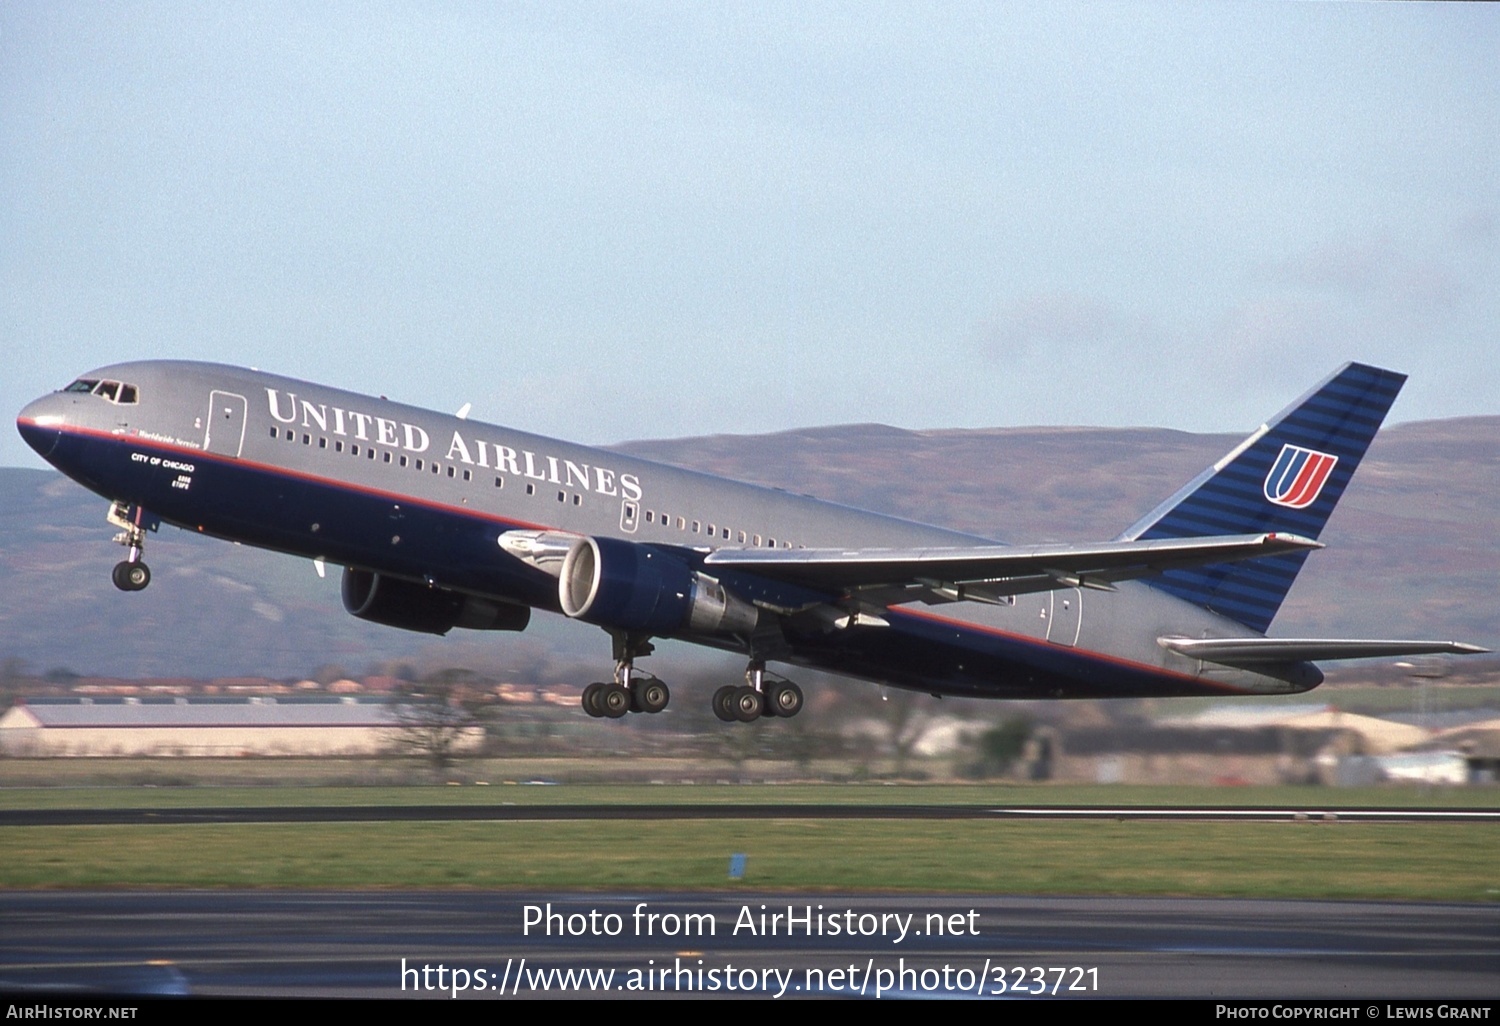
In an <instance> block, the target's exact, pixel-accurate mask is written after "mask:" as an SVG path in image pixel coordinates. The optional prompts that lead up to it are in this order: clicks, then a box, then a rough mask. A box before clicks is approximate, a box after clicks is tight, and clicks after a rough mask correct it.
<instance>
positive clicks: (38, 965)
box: [0, 891, 1500, 1001]
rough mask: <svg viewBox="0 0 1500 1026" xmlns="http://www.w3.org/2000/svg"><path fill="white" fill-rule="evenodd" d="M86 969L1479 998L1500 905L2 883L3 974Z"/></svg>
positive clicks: (525, 981) (346, 977) (1498, 964)
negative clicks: (51, 888)
mask: <svg viewBox="0 0 1500 1026" xmlns="http://www.w3.org/2000/svg"><path fill="white" fill-rule="evenodd" d="M652 916H655V917H656V918H655V919H652V918H651V917H652ZM777 917H779V918H777ZM403 960H404V961H403ZM460 971H461V972H460ZM585 971H586V972H585ZM568 972H575V973H578V975H574V976H571V977H569V976H565V975H564V974H565V973H568ZM502 980H503V985H502ZM632 981H633V982H634V989H632ZM460 983H462V984H463V986H462V987H461V988H460V987H459V984H460ZM481 984H482V985H483V986H482V987H481ZM79 988H81V989H83V990H85V991H87V990H96V991H109V992H121V993H152V992H157V993H160V992H170V993H192V994H198V995H220V996H229V995H237V996H303V997H356V998H400V997H407V998H429V999H435V1000H444V1001H446V1000H452V999H453V996H454V995H456V996H458V997H460V998H472V999H490V1000H513V999H516V998H521V999H525V998H535V997H544V996H550V997H602V996H606V995H607V996H609V997H612V998H629V997H635V996H647V997H656V998H661V997H679V996H680V997H700V996H720V997H723V996H730V997H738V996H748V997H761V998H776V997H778V996H780V997H782V998H796V997H808V996H864V997H875V996H877V993H878V994H879V996H881V997H934V996H985V997H1018V996H1025V997H1032V998H1043V997H1045V998H1049V999H1053V998H1065V997H1075V998H1084V997H1116V998H1120V997H1182V998H1213V999H1215V1000H1224V999H1233V998H1244V999H1278V1000H1287V999H1294V998H1325V999H1326V998H1339V999H1346V1000H1350V999H1369V1000H1375V999H1399V998H1412V999H1416V998H1426V999H1441V1000H1448V1001H1454V1000H1461V999H1467V1000H1471V1001H1472V1000H1492V999H1496V998H1500V907H1496V906H1478V905H1436V904H1398V903H1384V902H1308V901H1255V900H1201V899H1171V898H1166V899H1151V898H1072V897H1069V898H1046V897H1043V898H1035V897H1014V898H1012V897H1003V896H993V895H948V894H944V895H926V896H910V895H903V896H900V897H898V898H882V897H871V896H868V895H836V894H811V895H808V894H777V893H763V892H755V893H728V894H725V893H713V894H659V893H652V894H623V893H597V894H586V893H508V892H507V893H496V892H443V893H409V892H404V893H393V892H298V893H288V892H235V891H228V892H179V891H150V892H129V893H96V892H83V893H79V892H13V893H7V894H0V991H4V992H6V993H7V994H9V995H12V996H24V995H26V994H36V993H43V992H54V993H55V992H57V991H61V990H63V989H67V990H69V991H73V990H75V989H79Z"/></svg>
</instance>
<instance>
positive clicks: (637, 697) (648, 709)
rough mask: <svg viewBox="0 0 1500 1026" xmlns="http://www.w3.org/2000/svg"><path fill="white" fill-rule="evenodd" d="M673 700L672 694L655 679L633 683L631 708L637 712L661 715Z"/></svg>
mask: <svg viewBox="0 0 1500 1026" xmlns="http://www.w3.org/2000/svg"><path fill="white" fill-rule="evenodd" d="M671 700H672V692H671V691H669V690H668V689H667V686H666V685H665V684H663V683H662V682H661V681H659V680H656V679H655V678H651V679H647V680H637V681H632V682H631V685H630V708H631V709H632V710H634V711H635V712H643V713H659V712H661V711H662V710H663V709H665V708H666V707H667V703H668V702H670V701H671Z"/></svg>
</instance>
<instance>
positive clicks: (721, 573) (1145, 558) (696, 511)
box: [17, 361, 1484, 722]
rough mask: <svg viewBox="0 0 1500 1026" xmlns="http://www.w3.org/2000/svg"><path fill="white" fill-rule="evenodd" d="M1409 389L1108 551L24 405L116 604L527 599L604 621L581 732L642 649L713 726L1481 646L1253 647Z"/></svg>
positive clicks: (102, 406)
mask: <svg viewBox="0 0 1500 1026" xmlns="http://www.w3.org/2000/svg"><path fill="white" fill-rule="evenodd" d="M1404 380H1405V378H1404V376H1403V375H1400V374H1396V373H1394V372H1391V371H1387V370H1381V369H1379V368H1376V367H1369V366H1364V365H1361V364H1354V363H1351V364H1347V365H1346V366H1344V367H1343V368H1341V369H1340V370H1338V371H1336V372H1335V373H1334V374H1332V375H1330V376H1329V377H1328V378H1327V379H1326V380H1324V381H1322V382H1321V383H1319V384H1318V385H1316V386H1315V387H1314V388H1313V389H1312V390H1311V391H1309V392H1308V393H1307V394H1306V395H1305V396H1303V397H1302V398H1301V399H1299V400H1297V401H1296V402H1295V403H1293V404H1292V405H1291V406H1289V407H1287V409H1286V410H1284V411H1283V412H1282V413H1280V414H1279V415H1277V416H1276V417H1274V418H1272V419H1271V420H1270V421H1268V422H1267V423H1266V424H1264V425H1262V426H1261V427H1260V428H1259V429H1257V430H1256V431H1255V432H1254V433H1253V434H1251V435H1250V437H1249V438H1247V439H1246V440H1245V441H1244V442H1242V443H1241V444H1240V445H1238V446H1236V447H1235V448H1234V449H1233V451H1231V452H1230V453H1228V454H1227V455H1226V456H1224V458H1223V459H1221V460H1219V461H1218V462H1217V463H1215V464H1214V465H1213V466H1211V467H1209V468H1208V469H1206V470H1204V471H1203V473H1201V474H1199V475H1198V476H1197V477H1196V478H1194V479H1193V480H1192V481H1190V482H1188V483H1187V485H1185V486H1184V487H1183V488H1182V489H1181V490H1180V491H1179V492H1177V494H1175V495H1173V496H1172V497H1171V498H1169V499H1167V500H1166V501H1165V502H1164V503H1162V504H1161V505H1160V506H1159V507H1157V508H1156V509H1155V510H1153V511H1151V512H1150V513H1148V514H1147V515H1146V516H1144V517H1142V518H1141V519H1140V520H1139V521H1138V522H1137V523H1136V524H1134V525H1133V526H1132V527H1130V528H1128V529H1127V530H1125V531H1124V532H1122V533H1121V534H1120V535H1119V536H1118V537H1117V538H1115V539H1114V540H1112V541H1107V542H1101V543H1098V544H1092V545H1056V544H1054V545H1030V546H1008V545H1002V544H1000V543H998V542H996V541H993V540H991V539H988V538H979V537H974V536H971V535H967V534H962V533H959V532H956V531H950V530H945V529H943V528H940V527H930V526H926V525H922V524H917V523H912V522H910V521H906V520H900V519H896V518H894V517H889V516H882V515H879V514H875V513H868V512H862V511H860V510H855V509H850V508H848V507H845V506H839V505H835V504H833V503H829V502H822V501H819V500H817V499H813V498H809V497H805V496H799V495H792V494H789V493H787V492H783V491H780V490H776V489H768V488H760V487H755V486H752V485H748V484H743V483H740V482H736V481H730V480H725V479H723V478H718V477H712V476H709V475H706V474H701V473H695V472H692V471H688V470H683V469H680V468H676V467H671V466H666V465H663V464H659V463H652V462H648V461H646V460H640V459H634V458H631V457H628V456H623V455H620V454H618V453H615V452H610V451H607V450H601V449H593V448H588V447H585V446H580V445H571V444H569V443H566V442H561V441H557V440H554V439H550V438H542V437H538V436H536V435H530V434H525V433H523V432H520V431H516V430H514V429H511V428H503V427H498V426H495V425H491V424H483V423H479V422H477V421H472V420H468V419H466V418H465V417H463V416H462V415H460V416H446V415H443V414H439V413H433V412H430V411H427V410H422V409H417V408H414V407H410V406H403V405H401V404H400V403H395V402H391V401H389V400H386V399H383V398H372V397H370V396H364V395H356V394H352V393H349V392H344V391H339V390H337V389H333V388H326V387H323V386H321V385H314V384H309V383H307V382H304V381H295V380H292V379H289V378H284V377H277V376H275V375H272V374H265V373H261V372H259V371H254V370H245V369H240V368H236V367H226V366H219V365H216V364H207V363H186V362H175V361H148V362H140V363H124V364H118V365H115V366H110V367H102V368H100V369H98V370H95V371H91V372H89V373H87V374H85V375H83V376H82V377H80V378H78V379H77V380H75V381H74V382H73V383H72V384H70V385H68V386H67V387H66V388H64V389H62V390H61V391H59V392H55V393H53V394H51V395H48V396H45V397H43V398H41V399H38V400H36V401H35V402H33V403H32V404H31V405H29V406H27V407H26V409H24V410H23V411H22V412H21V414H20V416H19V418H18V421H17V423H18V426H19V428H20V431H21V434H22V435H23V436H24V437H25V439H26V441H27V443H29V444H30V445H31V447H32V448H33V449H35V450H36V451H37V452H38V453H40V454H41V455H42V456H43V458H45V459H46V460H47V461H48V462H50V463H51V464H52V465H53V466H55V467H57V468H58V469H59V470H61V471H62V472H63V473H64V474H67V475H68V476H69V477H71V478H73V479H74V480H76V481H78V482H80V483H81V484H83V485H84V486H85V487H87V488H89V489H91V490H93V491H95V492H97V493H98V494H100V495H101V496H103V497H104V498H106V499H108V500H109V501H110V503H111V505H110V510H109V519H110V521H111V522H113V523H114V524H116V525H117V526H118V527H119V528H120V529H121V530H120V534H119V535H118V537H117V538H116V540H117V541H119V542H120V543H121V544H123V545H124V546H125V547H126V549H127V553H128V554H127V556H126V558H125V560H124V561H123V562H121V563H119V564H118V565H117V566H116V567H115V570H114V582H115V584H116V585H117V586H118V587H119V588H120V589H121V590H123V591H127V592H128V591H137V590H139V589H141V588H144V587H146V585H147V584H149V583H150V580H151V574H150V571H149V570H148V568H147V566H146V564H145V562H143V560H142V554H143V551H144V548H145V543H146V536H147V534H148V533H150V532H152V531H154V530H156V529H157V527H158V526H159V525H160V524H161V523H163V522H165V523H168V524H172V525H174V526H176V527H180V528H182V529H184V530H189V531H197V532H202V533H204V534H208V535H213V536H215V537H219V538H224V539H229V540H232V541H237V542H244V543H246V544H249V545H256V546H260V547H262V548H267V549H274V550H276V551H279V552H287V553H292V554H295V555H299V556H304V557H307V558H309V559H314V560H317V561H318V563H319V566H320V568H321V566H322V565H323V564H324V563H334V564H339V565H342V566H343V567H344V572H343V601H344V606H345V608H347V609H348V611H349V612H350V613H352V614H354V615H355V616H358V617H361V618H363V619H366V620H372V621H374V622H376V623H380V624H385V625H388V626H391V627H399V628H404V629H406V630H413V631H425V632H429V633H433V634H444V633H447V632H448V631H450V630H452V629H453V628H456V627H459V628H469V629H475V630H499V631H519V630H523V629H524V628H525V627H526V625H527V623H528V622H529V620H530V617H531V611H532V610H533V609H542V610H546V611H548V612H552V613H562V614H563V615H565V616H568V617H572V618H573V619H576V620H582V621H584V622H585V623H590V624H594V625H596V626H599V627H602V628H603V629H604V630H605V631H606V632H608V634H609V636H610V638H611V639H612V640H613V655H614V662H615V668H614V674H613V677H612V679H610V680H609V681H605V682H600V683H596V684H590V685H589V686H588V687H587V688H585V689H584V692H583V708H584V709H585V710H586V711H587V712H588V713H589V714H590V715H593V716H608V717H619V716H624V715H625V714H626V713H629V712H645V713H654V712H660V711H661V710H662V709H664V708H665V707H666V705H667V702H668V700H669V697H670V693H669V691H668V688H667V686H666V685H665V684H664V683H663V682H662V681H661V680H659V679H658V678H656V677H655V676H653V675H651V674H649V673H646V672H645V671H643V670H641V669H639V668H637V666H636V661H637V660H638V659H641V658H642V657H644V656H646V655H648V654H650V653H651V651H652V644H651V642H652V639H654V638H676V639H681V640H683V641H689V642H693V643H696V644H702V645H710V646H713V647H715V648H720V649H725V650H728V651H733V652H738V653H740V654H742V655H743V656H744V657H745V658H746V659H747V661H748V663H747V667H746V670H745V679H744V681H743V683H739V682H736V683H733V684H726V685H725V686H724V687H721V688H719V689H718V690H717V691H716V692H715V693H714V696H713V709H714V712H715V713H716V714H717V715H718V716H719V718H720V719H722V720H725V721H735V720H738V721H742V722H747V721H750V720H754V719H756V718H758V717H761V716H776V717H785V716H794V715H796V714H797V712H798V711H799V710H800V709H801V707H802V692H801V690H800V689H799V688H798V687H797V685H796V684H794V683H792V682H791V681H789V680H786V679H785V678H784V677H782V676H780V675H779V674H776V673H773V672H771V671H769V670H767V668H766V667H767V664H768V663H781V664H790V665H794V666H803V667H816V668H818V669H821V670H827V671H830V672H833V673H837V674H843V675H847V676H851V677H858V678H863V679H865V680H870V681H877V682H880V683H882V684H889V685H893V686H896V687H901V688H910V689H913V690H919V691H926V692H930V693H932V694H936V695H943V694H948V695H962V696H967V697H981V698H1035V697H1054V698H1079V697H1088V698H1114V697H1135V696H1143V695H1199V694H1290V693H1295V692H1300V691H1306V690H1308V689H1310V688H1313V687H1316V686H1317V685H1318V684H1319V683H1320V682H1321V681H1322V679H1323V677H1322V673H1321V672H1320V671H1319V670H1318V668H1317V667H1316V666H1315V665H1313V661H1314V660H1326V659H1345V658H1360V657H1367V656H1389V655H1411V654H1419V653H1429V652H1453V653H1465V652H1480V651H1484V650H1483V649H1480V648H1477V647H1476V646H1473V645H1466V644H1461V643H1458V642H1449V641H1378V640H1343V639H1325V638H1269V637H1266V636H1265V632H1266V630H1267V629H1268V628H1269V626H1270V624H1271V620H1272V618H1273V617H1275V615H1276V611H1277V609H1278V608H1280V606H1281V603H1282V600H1283V599H1284V598H1285V597H1286V594H1287V591H1288V589H1290V588H1291V586H1292V582H1293V579H1294V578H1295V577H1296V575H1297V572H1298V570H1300V569H1301V567H1302V564H1303V561H1304V560H1305V559H1306V558H1307V555H1308V553H1309V552H1310V551H1312V550H1313V549H1316V548H1319V547H1320V545H1319V543H1318V542H1317V540H1316V539H1317V537H1318V535H1319V533H1320V531H1321V530H1322V528H1323V525H1324V524H1325V523H1326V522H1327V520H1328V516H1329V514H1330V513H1331V512H1332V511H1333V508H1334V504H1335V503H1337V502H1338V500H1339V497H1340V496H1341V495H1342V494H1343V492H1344V489H1345V487H1346V486H1347V485H1348V483H1349V479H1350V476H1351V475H1352V474H1353V473H1354V471H1355V468H1357V467H1358V466H1359V462H1360V459H1361V458H1362V457H1363V456H1364V453H1365V450H1366V448H1367V447H1368V445H1369V443H1370V440H1371V439H1372V438H1373V437H1374V435H1375V432H1376V431H1377V430H1378V428H1379V427H1380V423H1381V421H1382V420H1383V419H1384V417H1385V415H1386V412H1387V410H1389V408H1390V405H1391V403H1392V402H1393V401H1394V400H1395V398H1396V393H1397V392H1398V391H1399V390H1400V388H1401V385H1402V383H1403V382H1404Z"/></svg>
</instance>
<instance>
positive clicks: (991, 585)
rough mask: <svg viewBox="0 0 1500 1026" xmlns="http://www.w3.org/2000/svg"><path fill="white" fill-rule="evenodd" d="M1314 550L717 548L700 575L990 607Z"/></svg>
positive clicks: (1285, 539) (1238, 543)
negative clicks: (728, 572)
mask: <svg viewBox="0 0 1500 1026" xmlns="http://www.w3.org/2000/svg"><path fill="white" fill-rule="evenodd" d="M1318 548H1322V545H1321V544H1320V543H1319V542H1316V541H1313V540H1312V539H1310V538H1304V537H1302V536H1300V535H1295V534H1286V533H1275V534H1238V535H1221V536H1218V537H1207V538H1159V539H1153V540H1150V541H1140V540H1132V541H1115V542H1101V543H1097V544H1092V545H1027V546H1010V545H980V546H970V547H964V548H956V547H955V548H921V549H718V550H716V551H714V552H712V553H710V554H709V555H708V556H707V558H705V559H704V564H705V566H706V567H707V568H710V569H712V568H724V569H734V570H744V571H747V572H752V573H756V574H759V575H761V576H764V577H770V578H773V579H775V580H779V581H785V582H788V583H791V584H799V585H803V586H805V587H810V588H817V589H821V590H825V591H837V592H841V593H845V594H858V595H859V596H860V597H861V598H864V599H866V600H868V601H871V602H877V603H883V604H886V605H897V604H900V603H903V602H917V601H920V602H928V603H940V602H961V601H965V600H972V601H978V602H987V601H988V602H995V601H999V600H1001V599H1002V598H1003V597H1006V596H1010V595H1020V594H1026V593H1029V592H1036V591H1051V590H1053V589H1056V588H1097V589H1103V590H1110V589H1111V588H1112V586H1113V585H1114V583H1115V582H1117V581H1124V580H1130V579H1132V578H1136V577H1148V576H1151V575H1153V574H1158V573H1161V572H1162V571H1163V570H1170V569H1174V568H1177V567H1185V566H1201V565H1204V564H1209V563H1227V562H1232V561H1235V560H1241V559H1255V558H1259V557H1263V556H1279V555H1285V554H1287V553H1297V552H1306V551H1308V550H1311V549H1318Z"/></svg>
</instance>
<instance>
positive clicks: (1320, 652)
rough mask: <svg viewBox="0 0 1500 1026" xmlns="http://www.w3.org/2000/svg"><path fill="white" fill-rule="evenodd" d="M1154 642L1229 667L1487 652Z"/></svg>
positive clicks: (1368, 643) (1296, 642)
mask: <svg viewBox="0 0 1500 1026" xmlns="http://www.w3.org/2000/svg"><path fill="white" fill-rule="evenodd" d="M1157 643H1158V644H1160V645H1161V646H1162V647H1163V648H1168V649H1171V650H1172V651H1173V652H1180V653H1182V654H1183V655H1185V656H1189V657H1191V658H1193V659H1207V660H1208V661H1209V662H1214V663H1225V664H1226V665H1229V666H1254V665H1256V664H1258V663H1296V662H1316V661H1318V660H1320V659H1369V658H1372V657H1377V656H1404V655H1430V654H1432V653H1435V652H1449V653H1453V654H1456V655H1472V654H1474V653H1478V652H1488V651H1489V649H1487V648H1480V647H1479V646H1478V645H1470V644H1467V643H1466V642H1462V641H1372V640H1357V639H1346V638H1158V639H1157Z"/></svg>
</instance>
